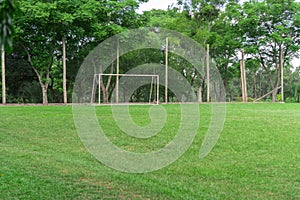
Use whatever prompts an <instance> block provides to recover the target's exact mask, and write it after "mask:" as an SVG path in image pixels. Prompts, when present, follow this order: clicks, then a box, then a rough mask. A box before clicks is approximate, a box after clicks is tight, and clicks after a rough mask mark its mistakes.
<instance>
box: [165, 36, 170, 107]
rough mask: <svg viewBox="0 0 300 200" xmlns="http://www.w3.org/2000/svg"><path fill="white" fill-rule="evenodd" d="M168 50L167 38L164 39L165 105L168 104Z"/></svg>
mask: <svg viewBox="0 0 300 200" xmlns="http://www.w3.org/2000/svg"><path fill="white" fill-rule="evenodd" d="M168 49H169V40H168V37H166V49H165V51H166V61H165V64H166V69H165V103H168V60H169V59H168V53H169V52H168Z"/></svg>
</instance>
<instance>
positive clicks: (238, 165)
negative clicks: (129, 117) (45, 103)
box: [0, 104, 300, 199]
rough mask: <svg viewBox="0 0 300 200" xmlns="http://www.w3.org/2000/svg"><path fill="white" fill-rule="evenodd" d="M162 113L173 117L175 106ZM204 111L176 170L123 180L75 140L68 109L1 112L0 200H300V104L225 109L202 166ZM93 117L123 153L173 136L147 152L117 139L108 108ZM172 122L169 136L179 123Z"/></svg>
mask: <svg viewBox="0 0 300 200" xmlns="http://www.w3.org/2000/svg"><path fill="white" fill-rule="evenodd" d="M163 106H164V107H166V109H168V111H169V112H170V115H174V116H175V115H176V113H177V110H178V105H163ZM199 106H200V115H203V116H201V121H200V128H199V133H198V135H197V136H196V138H195V141H194V143H193V145H192V146H191V147H190V149H189V150H188V151H187V152H186V153H185V154H184V156H182V157H181V158H180V159H179V160H177V161H176V162H175V163H173V164H172V165H170V166H168V167H167V168H164V169H162V170H159V171H156V172H153V173H149V174H126V173H121V172H117V171H114V170H112V169H109V168H107V167H105V166H103V165H102V164H101V163H99V162H98V161H96V160H95V159H94V158H93V157H92V156H91V155H90V154H89V153H88V152H87V151H86V150H85V149H84V147H83V145H82V144H81V142H80V140H79V137H78V136H77V133H76V130H75V128H74V124H73V119H72V109H71V107H70V106H63V107H60V106H58V107H56V106H51V107H1V108H0V113H1V115H0V161H1V165H0V183H1V184H0V199H15V198H21V199H40V198H41V197H42V198H43V199H53V198H55V199H84V198H87V199H105V198H107V199H121V198H130V199H133V198H137V199H147V198H150V199H157V198H159V199H212V198H222V199H255V198H257V199H298V198H300V175H299V171H300V154H299V152H300V145H299V144H300V132H299V130H300V105H298V104H228V105H227V115H226V121H225V126H224V130H223V132H222V135H221V138H220V140H219V142H218V143H217V145H216V147H215V148H214V150H213V151H212V152H211V153H210V154H209V155H208V156H207V157H206V158H205V159H202V160H199V159H198V153H199V148H200V145H201V143H202V140H203V137H204V133H205V131H206V130H207V127H208V123H209V119H210V118H209V111H210V105H209V104H206V105H199ZM148 108H149V107H147V106H132V107H131V109H132V110H131V111H132V112H131V113H132V114H134V113H135V116H136V118H135V119H134V120H135V121H136V122H137V123H140V124H143V123H144V121H143V120H142V119H143V118H147V117H148V111H147V109H148ZM96 110H97V115H98V117H99V118H101V119H103V120H104V124H103V126H106V127H105V128H106V129H107V130H108V131H111V132H110V133H108V135H109V136H110V137H112V138H113V136H114V134H116V135H115V140H116V141H115V142H116V144H120V145H123V146H124V148H126V147H128V145H131V146H132V145H135V150H136V151H141V150H143V148H145V149H144V150H145V151H149V150H152V149H156V148H160V146H161V145H163V144H164V142H165V141H168V140H170V139H172V137H173V136H172V133H170V135H168V134H166V135H163V134H162V135H160V136H158V137H157V138H151V139H152V140H149V146H150V147H151V148H149V149H148V148H146V147H145V144H146V143H142V144H143V145H141V143H140V141H137V140H133V139H132V138H129V137H127V136H123V135H122V133H121V132H118V133H116V131H118V129H117V128H116V127H115V126H114V125H113V123H114V122H113V121H112V118H111V116H110V114H109V112H110V108H109V107H97V108H96ZM139 120H140V121H139ZM100 123H101V122H100ZM170 123H171V124H170V125H167V127H169V128H166V130H165V133H168V132H172V131H173V129H172V128H174V127H173V125H172V123H175V124H176V120H174V121H172V120H171V121H170ZM120 137H121V138H122V140H123V141H120V140H121V139H120ZM159 137H161V138H160V139H159ZM118 140H119V141H118ZM161 140H162V141H163V142H161V143H159V142H160V141H161ZM150 141H151V142H150Z"/></svg>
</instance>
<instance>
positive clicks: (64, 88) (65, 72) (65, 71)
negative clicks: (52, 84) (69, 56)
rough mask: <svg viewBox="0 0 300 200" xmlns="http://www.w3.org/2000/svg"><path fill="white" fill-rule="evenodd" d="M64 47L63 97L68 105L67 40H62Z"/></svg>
mask: <svg viewBox="0 0 300 200" xmlns="http://www.w3.org/2000/svg"><path fill="white" fill-rule="evenodd" d="M62 46H63V96H64V103H65V104H66V103H68V99H67V64H66V39H65V38H64V37H63V38H62Z"/></svg>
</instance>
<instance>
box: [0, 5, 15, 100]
mask: <svg viewBox="0 0 300 200" xmlns="http://www.w3.org/2000/svg"><path fill="white" fill-rule="evenodd" d="M14 12H15V4H14V1H13V0H2V1H0V22H1V24H0V48H1V71H2V104H6V85H5V82H6V80H5V47H9V48H11V47H12V34H13V25H12V19H13V14H14Z"/></svg>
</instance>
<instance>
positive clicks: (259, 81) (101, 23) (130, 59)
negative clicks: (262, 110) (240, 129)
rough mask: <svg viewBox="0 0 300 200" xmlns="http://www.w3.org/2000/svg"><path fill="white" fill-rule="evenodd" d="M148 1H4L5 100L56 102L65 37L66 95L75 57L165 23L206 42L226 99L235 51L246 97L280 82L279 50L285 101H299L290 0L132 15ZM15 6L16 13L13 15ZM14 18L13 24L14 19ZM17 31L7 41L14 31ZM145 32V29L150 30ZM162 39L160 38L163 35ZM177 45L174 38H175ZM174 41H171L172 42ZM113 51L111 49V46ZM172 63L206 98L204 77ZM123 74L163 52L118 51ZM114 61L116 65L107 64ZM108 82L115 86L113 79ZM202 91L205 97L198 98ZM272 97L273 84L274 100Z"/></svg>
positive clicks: (297, 39)
mask: <svg viewBox="0 0 300 200" xmlns="http://www.w3.org/2000/svg"><path fill="white" fill-rule="evenodd" d="M144 2H147V0H122V1H120V0H83V1H82V0H19V1H18V3H17V4H16V6H17V8H15V7H14V1H9V0H2V1H0V3H1V4H0V5H1V7H0V8H1V15H0V17H1V30H0V31H1V42H2V43H4V44H5V45H6V46H11V45H12V44H13V50H12V52H10V53H9V54H7V55H6V58H7V60H8V61H9V62H7V91H8V101H9V102H25V103H26V102H33V103H37V102H43V103H44V104H47V103H48V101H49V102H62V101H63V100H62V99H63V95H62V92H63V89H62V85H63V84H62V83H63V67H62V66H63V50H62V48H63V44H64V42H65V44H66V52H67V53H66V61H67V79H68V82H67V94H68V96H69V97H70V96H71V93H72V88H73V84H74V81H75V77H76V74H77V71H78V69H79V67H80V64H81V63H82V61H83V60H84V58H85V57H86V56H87V54H88V53H89V51H90V50H91V49H93V48H94V47H95V46H96V45H97V44H99V43H100V42H102V41H104V40H106V39H107V38H109V37H111V36H113V35H115V34H117V33H121V32H123V31H126V30H128V29H133V28H139V27H145V26H149V27H157V28H160V27H161V28H167V29H172V30H175V31H178V32H180V33H183V34H184V35H187V36H189V37H191V38H193V39H194V40H196V41H197V42H198V43H199V44H201V45H203V48H206V45H207V44H209V46H210V55H211V57H212V58H213V60H214V62H215V63H216V66H217V67H218V69H219V71H220V73H221V76H222V78H223V82H224V85H225V88H226V92H227V99H228V100H230V101H231V100H238V99H239V97H240V96H241V90H240V77H239V76H240V71H239V70H240V68H239V65H240V59H241V56H240V52H241V50H242V49H244V50H245V54H246V60H245V63H246V74H247V79H248V90H249V97H251V98H258V97H259V96H262V95H263V94H265V93H267V92H269V91H271V90H273V89H274V88H278V86H279V84H280V81H279V80H280V73H279V72H280V65H279V62H280V61H279V58H280V51H282V52H283V58H284V59H283V63H284V68H285V69H284V73H285V77H284V78H285V84H286V87H285V91H286V94H287V95H288V96H286V100H289V99H290V100H291V101H297V99H298V101H299V97H298V96H297V95H298V92H297V91H298V89H297V88H298V85H297V83H295V82H293V81H290V80H291V79H295V78H297V77H299V73H297V70H296V67H298V66H292V65H291V61H292V60H293V59H295V58H297V57H298V56H299V46H300V44H299V43H300V9H299V5H300V4H299V2H297V1H295V0H288V1H282V0H262V1H252V0H249V1H242V2H240V1H238V0H220V1H219V0H218V1H216V0H178V1H177V4H176V5H173V6H172V7H169V9H167V10H151V11H147V12H144V13H143V14H138V12H137V9H138V7H139V5H140V4H141V3H144ZM15 9H18V10H19V14H18V15H16V16H15V20H14V21H13V24H12V23H11V22H12V16H11V15H12V13H13V11H14V10H15ZM12 25H13V26H12ZM13 30H15V36H14V37H13V38H14V40H12V37H11V36H12V35H11V34H12V33H13ZM149 37H151V34H150V35H149ZM162 43H163V41H162ZM174 45H176V44H174ZM171 48H172V47H171ZM113 51H115V49H114V50H113ZM169 59H170V63H172V65H173V67H174V68H175V69H176V70H177V71H179V72H180V73H182V74H183V75H184V76H186V78H187V79H188V80H189V81H190V83H191V85H192V86H193V87H194V91H195V92H196V93H198V96H199V97H201V98H199V100H200V99H201V100H202V99H204V100H205V98H204V97H205V95H204V92H205V90H206V86H205V77H204V75H203V74H200V73H198V72H197V71H195V69H193V67H192V66H190V65H189V63H188V62H186V61H185V60H182V59H181V58H179V57H176V55H172V54H170V58H169ZM120 62H121V63H122V66H123V68H122V69H120V70H121V72H122V73H126V71H129V70H130V69H131V67H130V66H132V67H133V66H134V65H138V64H141V63H150V62H155V63H161V62H164V55H163V53H162V52H159V51H154V50H141V51H140V52H131V53H129V54H127V55H124V56H123V57H121V58H120ZM112 67H115V66H112ZM112 86H114V85H113V84H112ZM202 96H203V98H202ZM277 99H278V91H277V90H276V91H274V92H273V97H272V100H273V101H276V100H277Z"/></svg>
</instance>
